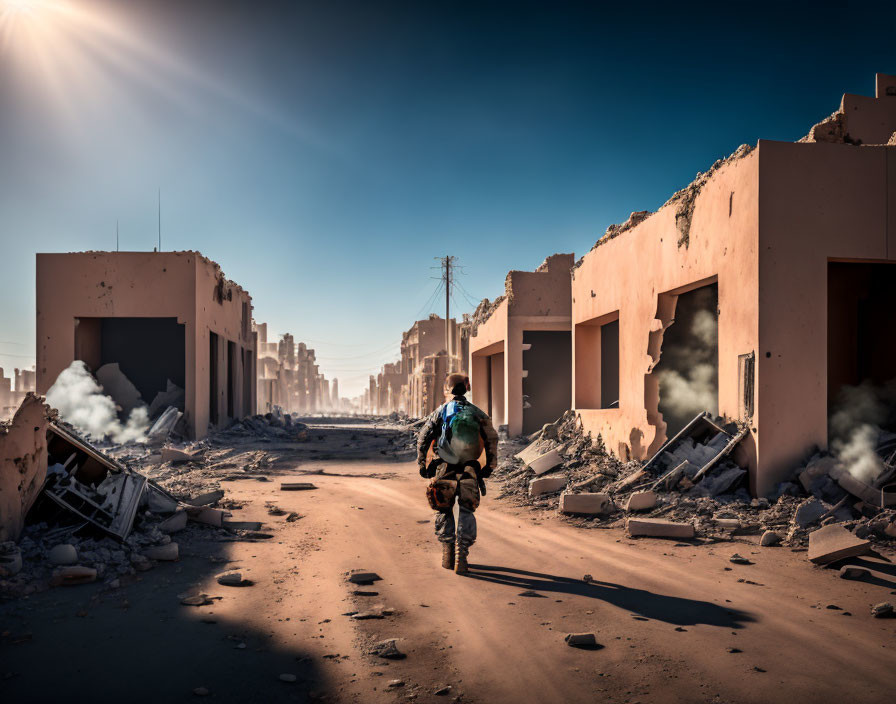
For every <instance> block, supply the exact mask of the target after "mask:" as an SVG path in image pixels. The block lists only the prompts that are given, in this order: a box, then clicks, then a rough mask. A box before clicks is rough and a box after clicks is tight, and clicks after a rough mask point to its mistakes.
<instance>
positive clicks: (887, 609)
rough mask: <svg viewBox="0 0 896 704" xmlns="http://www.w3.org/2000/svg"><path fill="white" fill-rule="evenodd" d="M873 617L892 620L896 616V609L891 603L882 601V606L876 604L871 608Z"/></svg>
mask: <svg viewBox="0 0 896 704" xmlns="http://www.w3.org/2000/svg"><path fill="white" fill-rule="evenodd" d="M871 615H872V616H874V618H892V617H893V616H896V609H894V608H893V605H892V604H891V603H890V602H889V601H882V602H881V603H880V604H875V605H874V606H872V607H871Z"/></svg>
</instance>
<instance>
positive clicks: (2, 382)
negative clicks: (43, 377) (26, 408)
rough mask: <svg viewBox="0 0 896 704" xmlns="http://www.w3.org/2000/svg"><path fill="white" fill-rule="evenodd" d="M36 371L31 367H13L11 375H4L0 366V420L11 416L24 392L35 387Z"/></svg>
mask: <svg viewBox="0 0 896 704" xmlns="http://www.w3.org/2000/svg"><path fill="white" fill-rule="evenodd" d="M35 384H36V372H35V370H34V368H32V369H15V370H13V377H12V378H10V377H8V376H6V374H5V373H4V372H3V367H0V420H3V419H4V418H12V417H13V415H14V414H15V412H16V410H17V409H18V407H19V406H20V405H21V403H22V401H23V400H24V399H25V394H27V393H28V392H29V391H32V392H33V391H35V389H36V386H35Z"/></svg>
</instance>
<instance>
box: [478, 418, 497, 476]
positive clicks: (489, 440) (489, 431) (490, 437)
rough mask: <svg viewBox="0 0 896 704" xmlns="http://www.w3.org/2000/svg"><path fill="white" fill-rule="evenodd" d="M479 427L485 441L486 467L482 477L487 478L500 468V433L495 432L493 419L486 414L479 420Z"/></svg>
mask: <svg viewBox="0 0 896 704" xmlns="http://www.w3.org/2000/svg"><path fill="white" fill-rule="evenodd" d="M479 427H480V430H481V432H482V438H483V440H485V467H484V469H483V471H482V476H483V477H487V476H489V475H490V474H491V473H492V470H494V469H495V467H497V466H498V433H497V432H495V426H494V425H492V419H491V418H489V417H488V416H487V415H485V414H484V413H483V414H482V417H481V418H480V419H479Z"/></svg>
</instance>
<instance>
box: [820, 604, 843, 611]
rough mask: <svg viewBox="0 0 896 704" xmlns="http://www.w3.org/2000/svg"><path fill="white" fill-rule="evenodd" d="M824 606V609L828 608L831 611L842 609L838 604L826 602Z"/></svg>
mask: <svg viewBox="0 0 896 704" xmlns="http://www.w3.org/2000/svg"><path fill="white" fill-rule="evenodd" d="M824 608H826V609H830V610H831V611H842V610H843V609H841V608H840V607H839V606H837V605H836V604H828V605H827V606H825V607H824Z"/></svg>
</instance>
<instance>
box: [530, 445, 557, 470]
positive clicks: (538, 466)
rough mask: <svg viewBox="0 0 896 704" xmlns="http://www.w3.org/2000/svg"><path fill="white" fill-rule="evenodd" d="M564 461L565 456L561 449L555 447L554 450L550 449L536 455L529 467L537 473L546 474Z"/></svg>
mask: <svg viewBox="0 0 896 704" xmlns="http://www.w3.org/2000/svg"><path fill="white" fill-rule="evenodd" d="M562 462H563V456H562V455H561V454H560V452H559V450H558V449H557V448H556V447H555V448H554V449H553V450H548V451H547V452H545V453H544V454H543V455H541V456H539V457H536V458H535V459H534V460H532V461H531V462H529V463H528V465H529V469H531V470H532V471H533V472H535V474H536V475H540V474H544V473H545V472H550V471H551V470H552V469H553V468H554V467H556V466H557V465H558V464H561V463H562Z"/></svg>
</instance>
